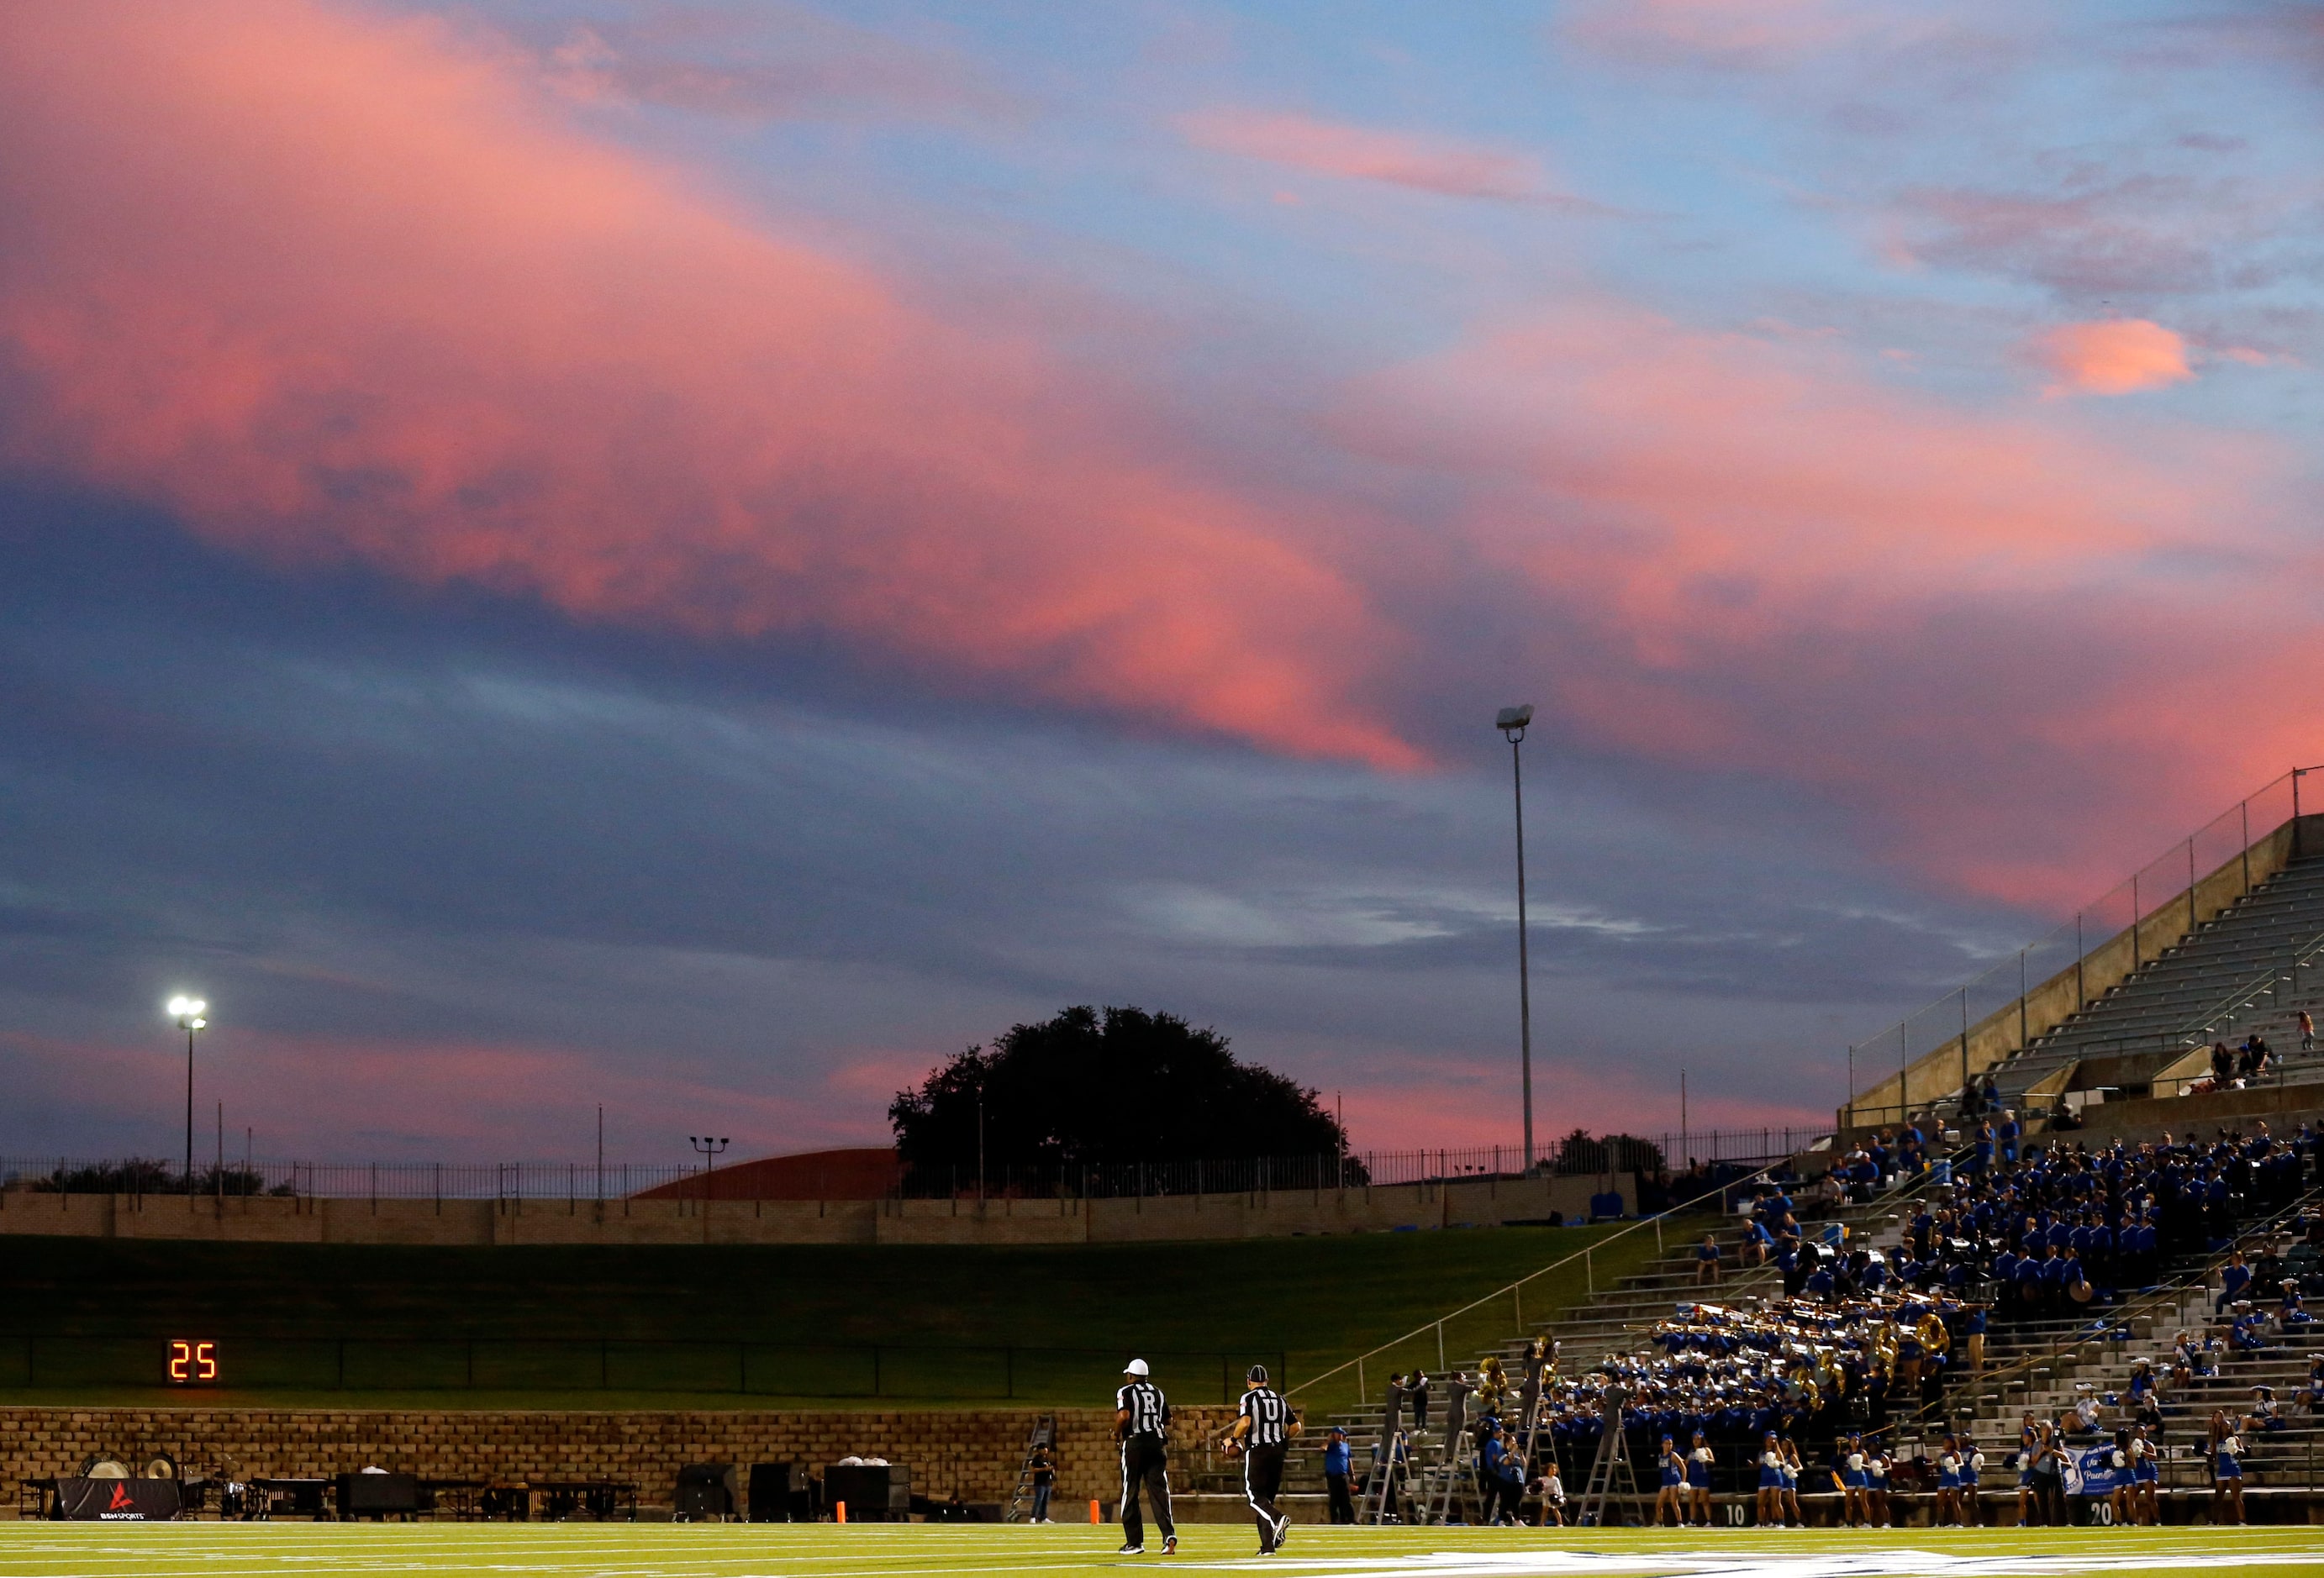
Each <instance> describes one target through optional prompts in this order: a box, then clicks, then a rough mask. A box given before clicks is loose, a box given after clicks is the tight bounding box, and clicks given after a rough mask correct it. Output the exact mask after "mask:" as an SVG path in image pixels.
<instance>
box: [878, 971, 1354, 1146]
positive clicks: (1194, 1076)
mask: <svg viewBox="0 0 2324 1578" xmlns="http://www.w3.org/2000/svg"><path fill="white" fill-rule="evenodd" d="M980 1098H981V1099H982V1104H983V1112H984V1157H985V1165H986V1167H987V1168H988V1169H995V1168H1001V1167H1019V1168H1024V1167H1059V1168H1070V1167H1075V1166H1080V1165H1083V1164H1096V1163H1107V1162H1124V1161H1194V1160H1195V1159H1198V1158H1202V1159H1209V1158H1224V1157H1246V1156H1319V1155H1321V1156H1333V1157H1339V1156H1343V1155H1345V1154H1346V1151H1347V1135H1346V1134H1345V1133H1344V1132H1343V1131H1342V1129H1341V1127H1340V1125H1339V1124H1338V1122H1337V1121H1336V1120H1335V1119H1333V1116H1332V1115H1331V1114H1330V1113H1328V1112H1326V1111H1324V1110H1323V1103H1322V1100H1321V1098H1320V1096H1319V1095H1318V1093H1317V1092H1315V1091H1313V1090H1309V1089H1305V1088H1303V1087H1301V1086H1300V1085H1299V1084H1298V1083H1296V1081H1294V1080H1292V1079H1289V1078H1285V1077H1284V1076H1283V1075H1280V1074H1277V1073H1276V1072H1274V1071H1273V1070H1272V1069H1263V1068H1260V1067H1259V1066H1257V1065H1256V1064H1250V1063H1244V1062H1241V1061H1240V1060H1237V1059H1236V1057H1235V1056H1234V1054H1233V1052H1232V1051H1231V1050H1229V1048H1228V1045H1227V1040H1226V1038H1225V1037H1224V1036H1222V1035H1220V1034H1218V1033H1217V1032H1215V1031H1210V1030H1196V1029H1194V1027H1193V1026H1192V1025H1189V1024H1188V1023H1186V1022H1185V1020H1183V1019H1180V1018H1178V1017H1177V1016H1176V1015H1175V1014H1148V1013H1147V1012H1146V1011H1145V1010H1144V1009H1142V1008H1107V1009H1104V1010H1102V1011H1101V1010H1098V1009H1095V1008H1090V1007H1074V1008H1067V1009H1065V1011H1064V1012H1063V1013H1060V1014H1057V1015H1056V1017H1055V1018H1053V1019H1048V1020H1045V1021H1043V1022H1042V1023H1038V1024H1019V1025H1016V1026H1014V1027H1012V1028H1011V1029H1010V1031H1009V1032H1008V1033H1007V1034H1006V1035H1003V1036H1001V1037H999V1038H997V1039H996V1040H995V1041H993V1042H992V1044H991V1046H990V1047H984V1046H973V1047H971V1048H969V1049H968V1050H966V1051H964V1052H962V1053H960V1054H959V1055H957V1056H956V1057H954V1059H953V1060H951V1061H950V1062H948V1063H946V1064H945V1066H944V1067H943V1068H941V1069H936V1071H935V1072H934V1073H932V1074H930V1075H929V1076H928V1077H927V1080H926V1081H925V1082H924V1083H922V1084H921V1085H920V1086H918V1087H917V1088H915V1089H910V1090H903V1091H899V1092H898V1093H897V1095H896V1099H895V1100H894V1102H892V1103H891V1104H890V1106H889V1108H888V1120H889V1122H890V1124H892V1125H894V1128H895V1131H896V1149H897V1151H898V1152H899V1155H900V1156H901V1159H902V1161H903V1162H904V1165H905V1166H906V1167H907V1168H908V1169H909V1170H912V1171H914V1172H915V1173H917V1174H918V1175H919V1176H921V1177H924V1178H925V1177H934V1176H941V1175H943V1174H944V1173H945V1171H946V1170H949V1169H955V1168H956V1169H958V1170H960V1173H961V1174H962V1175H963V1176H966V1175H967V1174H969V1173H970V1172H972V1171H973V1170H974V1168H975V1166H976V1159H977V1155H976V1143H977V1107H978V1103H979V1100H980Z"/></svg>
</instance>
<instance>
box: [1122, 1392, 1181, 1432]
mask: <svg viewBox="0 0 2324 1578" xmlns="http://www.w3.org/2000/svg"><path fill="white" fill-rule="evenodd" d="M1113 1406H1114V1407H1115V1408H1118V1409H1120V1411H1121V1412H1123V1413H1125V1414H1128V1415H1129V1416H1130V1417H1129V1419H1128V1420H1127V1421H1125V1422H1124V1423H1123V1425H1122V1427H1121V1433H1122V1434H1123V1435H1124V1436H1156V1437H1157V1438H1158V1437H1159V1436H1161V1434H1162V1431H1163V1428H1164V1427H1166V1426H1167V1425H1168V1424H1169V1423H1170V1405H1169V1404H1168V1403H1167V1402H1165V1401H1164V1400H1163V1399H1162V1389H1161V1388H1160V1387H1158V1386H1157V1385H1155V1384H1154V1383H1153V1382H1152V1381H1131V1382H1130V1384H1129V1385H1128V1386H1125V1387H1123V1388H1122V1389H1121V1390H1120V1391H1118V1392H1116V1393H1114V1397H1113Z"/></svg>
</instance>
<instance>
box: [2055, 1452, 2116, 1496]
mask: <svg viewBox="0 0 2324 1578" xmlns="http://www.w3.org/2000/svg"><path fill="white" fill-rule="evenodd" d="M2114 1459H2115V1447H2114V1444H2113V1443H2112V1442H2108V1443H2107V1445H2104V1446H2092V1447H2088V1448H2084V1449H2080V1450H2075V1451H2069V1452H2068V1453H2067V1454H2066V1494H2067V1495H2069V1496H2110V1495H2112V1494H2113V1493H2114V1492H2115V1491H2119V1490H2121V1489H2122V1488H2123V1487H2124V1486H2126V1485H2127V1484H2129V1483H2130V1469H2129V1467H2128V1466H2127V1465H2125V1466H2124V1467H2121V1468H2116V1466H2115V1462H2114Z"/></svg>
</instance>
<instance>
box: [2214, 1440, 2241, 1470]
mask: <svg viewBox="0 0 2324 1578" xmlns="http://www.w3.org/2000/svg"><path fill="white" fill-rule="evenodd" d="M2242 1448H2243V1442H2242V1440H2241V1439H2240V1438H2239V1437H2236V1436H2228V1437H2227V1439H2226V1440H2225V1441H2222V1442H2220V1443H2219V1450H2218V1455H2216V1456H2215V1457H2213V1458H2212V1459H2211V1477H2212V1478H2213V1479H2215V1480H2239V1479H2242V1478H2243V1477H2244V1465H2243V1464H2242V1463H2238V1462H2237V1461H2236V1453H2238V1452H2239V1451H2241V1450H2242Z"/></svg>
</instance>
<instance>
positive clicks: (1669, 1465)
mask: <svg viewBox="0 0 2324 1578" xmlns="http://www.w3.org/2000/svg"><path fill="white" fill-rule="evenodd" d="M1655 1462H1656V1463H1659V1464H1660V1465H1661V1466H1662V1471H1663V1482H1662V1489H1661V1490H1659V1491H1655V1528H1661V1527H1662V1526H1663V1513H1664V1512H1665V1510H1667V1511H1668V1512H1669V1513H1670V1520H1671V1521H1672V1522H1673V1523H1674V1524H1676V1525H1677V1526H1678V1527H1679V1528H1685V1527H1686V1513H1685V1510H1684V1508H1683V1505H1682V1503H1681V1502H1680V1500H1679V1495H1680V1492H1681V1490H1682V1488H1683V1486H1684V1485H1685V1484H1686V1459H1685V1458H1684V1457H1683V1456H1681V1455H1680V1454H1679V1450H1678V1443H1677V1442H1675V1441H1674V1440H1672V1439H1671V1437H1669V1436H1664V1437H1663V1445H1662V1450H1660V1451H1659V1452H1657V1453H1655Z"/></svg>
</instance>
